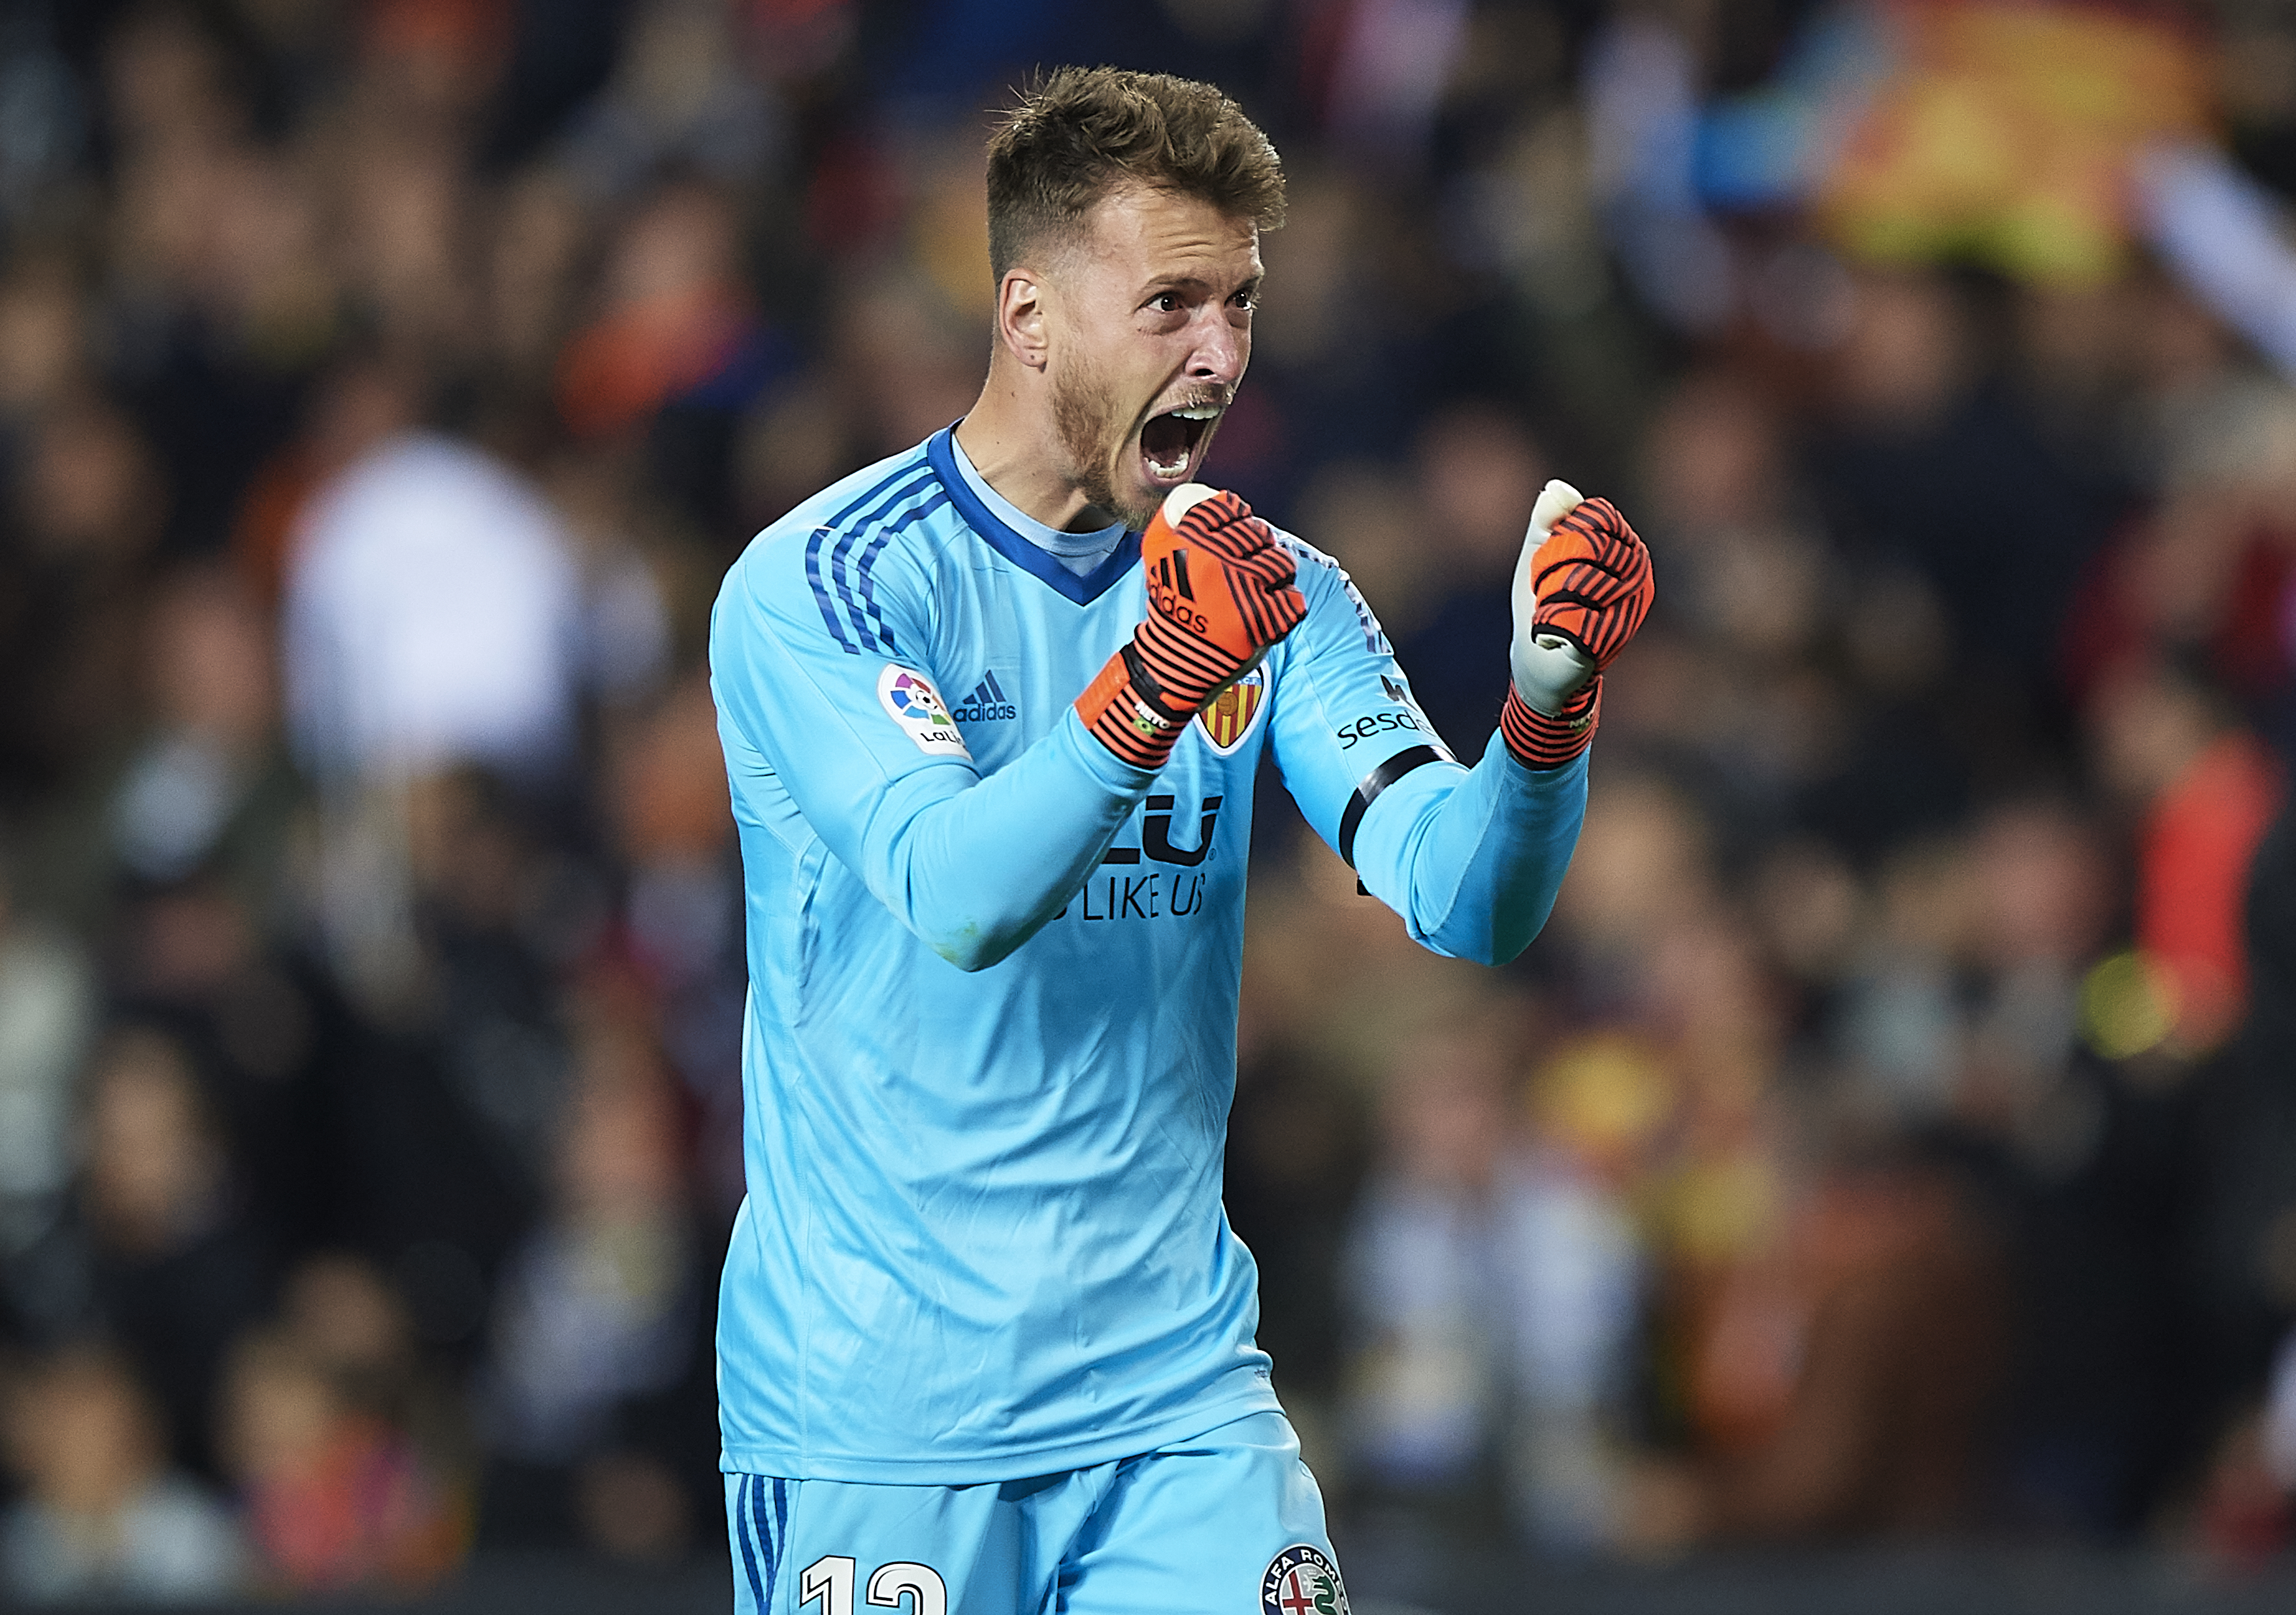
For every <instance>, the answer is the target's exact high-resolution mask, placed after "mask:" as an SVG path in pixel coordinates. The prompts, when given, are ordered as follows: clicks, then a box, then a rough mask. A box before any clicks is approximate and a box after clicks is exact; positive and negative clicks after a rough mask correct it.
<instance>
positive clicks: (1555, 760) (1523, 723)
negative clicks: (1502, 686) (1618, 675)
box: [1499, 674, 1603, 773]
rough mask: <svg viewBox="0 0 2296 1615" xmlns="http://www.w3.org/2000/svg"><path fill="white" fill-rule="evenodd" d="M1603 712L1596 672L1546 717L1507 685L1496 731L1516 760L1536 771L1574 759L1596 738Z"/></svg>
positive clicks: (1549, 768) (1601, 684) (1554, 766)
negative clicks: (1581, 688) (1596, 730)
mask: <svg viewBox="0 0 2296 1615" xmlns="http://www.w3.org/2000/svg"><path fill="white" fill-rule="evenodd" d="M1602 716H1603V678H1602V675H1600V674H1596V675H1595V677H1594V678H1593V679H1592V680H1590V681H1589V682H1588V683H1587V687H1586V688H1585V689H1583V690H1580V691H1579V692H1578V693H1576V694H1574V695H1572V696H1571V697H1570V700H1569V701H1565V702H1564V703H1563V706H1562V711H1560V712H1558V713H1556V714H1555V715H1554V717H1548V716H1547V715H1546V713H1544V712H1541V711H1539V710H1538V709H1537V708H1535V707H1533V706H1532V705H1531V704H1530V703H1529V702H1528V701H1524V700H1523V698H1522V696H1521V694H1520V693H1518V692H1517V691H1516V690H1515V688H1514V686H1513V685H1508V686H1507V697H1506V705H1505V708H1503V709H1501V710H1500V712H1499V733H1500V734H1502V735H1504V736H1505V738H1506V749H1507V750H1508V751H1509V752H1510V753H1511V754H1513V758H1514V759H1515V761H1517V762H1519V763H1521V765H1522V766H1523V767H1526V768H1529V769H1532V770H1534V771H1536V772H1538V773H1546V772H1548V771H1550V770H1552V769H1555V768H1560V767H1564V766H1565V765H1566V764H1569V763H1570V762H1572V761H1574V760H1576V759H1577V758H1578V757H1579V754H1580V753H1581V752H1583V751H1585V750H1587V747H1588V746H1590V745H1592V744H1594V742H1595V726H1597V725H1598V724H1600V723H1601V721H1602Z"/></svg>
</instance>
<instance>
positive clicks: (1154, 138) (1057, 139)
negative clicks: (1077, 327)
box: [988, 67, 1283, 282]
mask: <svg viewBox="0 0 2296 1615" xmlns="http://www.w3.org/2000/svg"><path fill="white" fill-rule="evenodd" d="M1127 184H1139V185H1145V186H1148V187H1150V188H1152V189H1154V190H1160V191H1174V192H1177V193H1180V194H1181V195H1184V196H1195V197H1201V198H1202V199H1203V200H1204V201H1208V202H1210V203H1211V204H1212V205H1213V206H1214V207H1216V208H1218V209H1220V210H1221V211H1222V212H1225V213H1231V214H1236V215H1240V216H1242V217H1248V218H1250V219H1251V220H1252V221H1254V222H1255V223H1256V224H1258V225H1259V227H1260V228H1261V229H1263V230H1273V229H1275V227H1276V226H1277V225H1281V224H1282V223H1283V160H1282V159H1280V158H1279V157H1277V156H1276V155H1275V147H1274V146H1273V145H1271V144H1270V143H1268V139H1267V135H1263V134H1261V133H1260V132H1259V127H1258V126H1256V125H1255V124H1253V122H1252V121H1251V119H1249V118H1246V117H1245V116H1244V115H1243V109H1242V107H1240V106H1238V105H1236V103H1235V102H1233V101H1231V100H1229V99H1228V98H1227V97H1226V95H1224V94H1221V93H1220V92H1219V91H1218V89H1216V88H1215V87H1213V86H1210V85H1209V84H1199V83H1197V82H1196V81H1195V80H1193V79H1192V78H1173V77H1171V76H1170V75H1169V74H1166V73H1134V72H1128V71H1127V70H1124V69H1122V68H1111V67H1097V68H1078V67H1064V68H1061V69H1059V70H1056V71H1055V72H1054V74H1053V75H1052V76H1051V77H1050V78H1045V79H1042V80H1040V81H1039V82H1038V83H1037V85H1036V86H1034V87H1033V88H1031V89H1029V90H1027V91H1025V92H1024V93H1023V94H1022V95H1021V103H1020V104H1019V105H1018V106H1016V107H1014V108H1013V110H1012V111H1010V112H1009V113H1007V114H1006V115H1005V119H1004V121H1003V123H1001V124H1000V125H999V126H998V127H997V129H996V134H994V135H991V136H990V137H989V141H988V262H989V266H990V268H991V269H992V270H993V271H994V272H995V274H996V278H997V280H998V281H1000V282H1001V281H1003V280H1004V278H1005V272H1006V271H1007V270H1009V269H1011V268H1012V267H1013V265H1014V264H1016V263H1018V262H1020V260H1021V256H1022V254H1024V253H1026V252H1028V251H1029V250H1032V249H1033V248H1034V247H1036V246H1037V243H1038V242H1042V241H1043V240H1045V239H1046V237H1048V236H1057V235H1063V234H1073V233H1074V232H1075V231H1076V229H1077V227H1078V225H1079V224H1080V223H1081V222H1082V220H1083V218H1084V216H1085V215H1086V214H1087V213H1088V212H1090V211H1091V210H1092V209H1093V206H1094V205H1095V203H1097V202H1098V201H1101V200H1102V199H1103V197H1105V196H1107V195H1109V194H1110V193H1111V192H1113V191H1116V190H1119V189H1120V188H1121V187H1123V186H1125V185H1127Z"/></svg>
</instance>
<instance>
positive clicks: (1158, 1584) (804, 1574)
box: [726, 1413, 1348, 1615]
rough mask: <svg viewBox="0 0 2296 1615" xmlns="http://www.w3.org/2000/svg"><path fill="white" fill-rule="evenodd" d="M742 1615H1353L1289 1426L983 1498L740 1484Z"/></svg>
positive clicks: (1203, 1439) (1257, 1427) (964, 1490)
mask: <svg viewBox="0 0 2296 1615" xmlns="http://www.w3.org/2000/svg"><path fill="white" fill-rule="evenodd" d="M726 1523H727V1525H728V1526H729V1527H730V1529H731V1531H732V1539H733V1547H734V1611H735V1612H736V1615H799V1611H804V1615H869V1611H872V1610H879V1609H883V1610H893V1609H898V1610H903V1611H906V1615H1054V1612H1055V1611H1057V1612H1059V1615H1197V1612H1198V1611H1201V1615H1253V1612H1254V1611H1257V1612H1258V1615H1347V1610H1348V1595H1347V1594H1346V1592H1345V1591H1344V1590H1343V1589H1342V1587H1341V1584H1340V1572H1339V1567H1338V1564H1337V1563H1336V1562H1335V1561H1334V1560H1333V1554H1332V1543H1331V1538H1330V1537H1328V1536H1326V1535H1325V1534H1324V1498H1323V1494H1322V1493H1320V1492H1318V1491H1317V1490H1316V1479H1315V1477H1314V1476H1313V1475H1310V1474H1309V1473H1308V1466H1307V1465H1306V1464H1304V1463H1301V1462H1300V1442H1299V1439H1298V1438H1297V1437H1296V1436H1294V1435H1293V1434H1292V1423H1291V1421H1290V1420H1288V1419H1286V1418H1285V1417H1284V1416H1283V1414H1279V1413H1256V1414H1248V1415H1246V1416H1245V1417H1243V1418H1241V1419H1238V1420H1236V1421H1234V1422H1233V1423H1228V1424H1223V1425H1221V1426H1220V1427H1219V1428H1218V1429H1217V1430H1213V1431H1207V1432H1205V1433H1204V1434H1203V1435H1201V1436H1198V1437H1195V1438H1193V1439H1190V1440H1186V1441H1180V1442H1175V1443H1174V1444H1173V1445H1171V1446H1169V1447H1159V1448H1158V1449H1156V1450H1155V1451H1154V1452H1150V1453H1144V1454H1142V1455H1140V1456H1138V1457H1136V1458H1119V1459H1117V1460H1116V1461H1114V1462H1112V1463H1098V1464H1095V1465H1094V1466H1093V1467H1091V1468H1090V1469H1077V1470H1069V1471H1066V1472H1063V1473H1061V1474H1055V1475H1039V1476H1037V1477H1036V1478H1035V1479H1033V1480H1006V1481H1002V1482H984V1483H982V1484H980V1485H978V1486H873V1485H867V1484H864V1483H862V1482H859V1481H851V1480H783V1479H776V1478H775V1477H772V1476H769V1475H734V1474H729V1475H727V1476H726Z"/></svg>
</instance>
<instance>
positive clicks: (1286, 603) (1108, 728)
mask: <svg viewBox="0 0 2296 1615" xmlns="http://www.w3.org/2000/svg"><path fill="white" fill-rule="evenodd" d="M1140 564H1141V567H1142V570H1144V571H1145V572H1146V573H1147V576H1148V616H1147V618H1146V619H1145V620H1144V621H1143V622H1142V623H1141V625H1140V626H1139V627H1138V628H1136V629H1135V630H1134V631H1133V635H1132V638H1131V641H1130V643H1128V644H1126V645H1125V647H1124V648H1123V649H1122V650H1120V651H1119V652H1117V653H1116V654H1115V655H1113V656H1111V657H1110V658H1109V659H1108V665H1107V666H1106V667H1104V668H1102V669H1101V670H1100V676H1098V677H1097V678H1095V679H1094V680H1093V681H1092V685H1091V686H1090V687H1089V688H1088V689H1087V690H1086V691H1085V693H1083V694H1082V695H1079V696H1078V697H1077V716H1078V717H1081V718H1083V719H1084V724H1085V727H1086V728H1087V729H1089V730H1091V731H1092V732H1093V733H1094V734H1096V735H1098V736H1099V737H1100V740H1101V742H1102V744H1103V745H1105V746H1106V747H1107V748H1108V749H1109V750H1111V751H1112V752H1114V753H1115V754H1116V755H1117V756H1118V757H1119V758H1123V759H1124V760H1125V761H1126V762H1128V763H1132V764H1135V765H1136V766H1137V767H1143V768H1160V767H1163V766H1164V759H1165V758H1168V757H1169V756H1170V755H1171V754H1172V747H1173V746H1174V744H1175V743H1177V742H1178V740H1179V738H1180V731H1181V730H1182V729H1184V728H1185V727H1186V726H1187V723H1188V720H1189V719H1190V718H1192V717H1194V716H1195V715H1196V714H1197V713H1198V712H1200V711H1201V710H1202V709H1204V707H1205V706H1207V705H1208V704H1210V701H1211V699H1212V698H1213V697H1214V696H1216V695H1218V693H1220V692H1221V691H1222V690H1224V689H1226V687H1227V686H1228V685H1232V684H1234V682H1235V681H1236V680H1237V679H1239V678H1241V677H1242V676H1243V675H1245V674H1246V673H1248V672H1250V671H1251V669H1252V668H1254V667H1255V666H1257V665H1258V663H1259V659H1260V658H1261V657H1263V656H1265V655H1266V654H1267V652H1268V649H1269V647H1270V646H1272V645H1274V644H1276V642H1278V641H1279V640H1281V639H1282V638H1283V636H1284V635H1286V634H1289V633H1290V632H1291V631H1292V629H1293V628H1295V627H1298V626H1299V624H1300V619H1303V618H1304V617H1306V616H1307V615H1308V601H1307V597H1306V596H1305V595H1303V594H1300V591H1299V589H1298V588H1296V587H1295V586H1293V583H1294V579H1295V578H1296V577H1297V575H1298V574H1297V569H1296V568H1295V567H1294V566H1293V565H1292V557H1291V555H1290V554H1289V553H1287V552H1286V551H1285V550H1284V548H1283V545H1279V544H1277V543H1276V542H1275V534H1274V533H1273V532H1272V531H1271V530H1270V529H1269V528H1268V526H1267V523H1266V522H1265V521H1261V520H1260V519H1259V517H1257V516H1255V515H1253V514H1252V513H1251V506H1250V505H1248V504H1245V503H1244V502H1243V501H1242V500H1241V499H1239V498H1237V497H1236V496H1234V494H1227V493H1215V492H1214V491H1213V490H1211V489H1210V488H1206V487H1205V486H1204V485H1203V484H1202V483H1201V482H1191V483H1187V484H1185V486H1183V487H1180V488H1174V489H1173V490H1172V492H1171V494H1170V495H1169V496H1168V497H1167V498H1166V499H1165V501H1164V508H1163V509H1162V510H1160V511H1159V512H1157V513H1156V519H1155V520H1154V521H1151V522H1150V523H1149V524H1148V531H1147V532H1146V533H1145V534H1144V535H1143V536H1142V538H1141V542H1140Z"/></svg>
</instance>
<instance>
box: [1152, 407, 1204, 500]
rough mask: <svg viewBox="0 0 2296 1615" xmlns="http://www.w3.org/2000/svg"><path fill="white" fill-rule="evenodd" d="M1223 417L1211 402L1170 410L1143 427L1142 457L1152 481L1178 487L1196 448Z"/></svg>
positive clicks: (1200, 445) (1193, 457)
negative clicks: (1213, 425)
mask: <svg viewBox="0 0 2296 1615" xmlns="http://www.w3.org/2000/svg"><path fill="white" fill-rule="evenodd" d="M1219 417H1220V412H1219V410H1218V408H1217V407H1215V406H1211V405H1209V404H1198V405H1190V406H1186V407H1185V408H1181V409H1172V410H1167V411H1166V412H1165V413H1164V414H1160V415H1158V416H1156V417H1154V418H1153V419H1152V420H1151V421H1150V422H1148V423H1147V424H1146V425H1145V426H1143V427H1142V428H1141V429H1140V457H1141V458H1142V459H1143V460H1144V461H1146V462H1147V463H1148V477H1149V480H1151V481H1152V482H1159V483H1169V484H1172V485H1174V486H1177V485H1178V484H1179V483H1182V482H1185V481H1186V480H1187V477H1188V468H1189V467H1190V466H1191V465H1193V464H1194V463H1195V459H1196V451H1197V450H1198V449H1199V448H1201V447H1202V445H1203V441H1204V438H1205V435H1206V434H1207V433H1209V432H1210V430H1211V429H1212V422H1215V421H1217V420H1218V419H1219Z"/></svg>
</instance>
